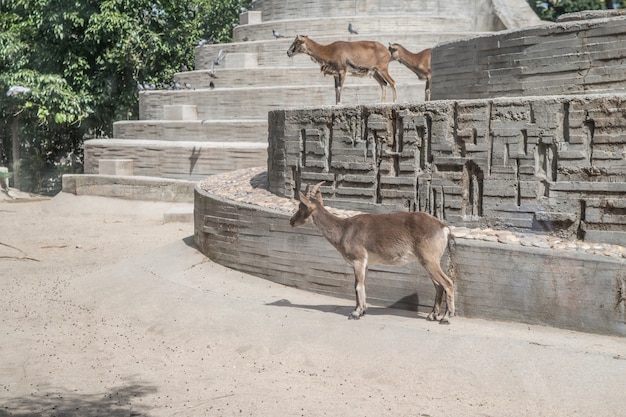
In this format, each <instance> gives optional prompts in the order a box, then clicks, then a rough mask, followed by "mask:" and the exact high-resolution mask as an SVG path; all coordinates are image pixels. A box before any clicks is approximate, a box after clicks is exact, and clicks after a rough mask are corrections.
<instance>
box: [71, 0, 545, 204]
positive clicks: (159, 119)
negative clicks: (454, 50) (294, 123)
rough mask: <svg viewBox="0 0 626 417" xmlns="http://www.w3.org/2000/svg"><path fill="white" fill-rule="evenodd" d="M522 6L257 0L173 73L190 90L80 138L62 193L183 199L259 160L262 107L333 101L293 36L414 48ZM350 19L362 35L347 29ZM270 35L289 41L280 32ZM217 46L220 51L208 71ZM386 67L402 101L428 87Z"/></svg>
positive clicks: (491, 27) (359, 83)
mask: <svg viewBox="0 0 626 417" xmlns="http://www.w3.org/2000/svg"><path fill="white" fill-rule="evenodd" d="M518 3H519V1H518V0H450V1H447V2H440V1H435V0H425V1H420V2H405V1H399V0H371V1H365V0H350V1H348V0H322V1H285V0H256V1H254V2H253V5H254V8H252V9H251V10H250V11H248V12H245V13H243V14H242V15H241V16H240V23H241V24H240V25H239V26H237V27H235V28H234V30H233V40H234V41H233V42H232V43H228V44H217V45H204V46H199V47H197V48H196V56H195V68H196V70H194V71H189V72H182V73H178V74H176V76H175V79H176V81H178V82H179V83H180V84H181V85H182V86H185V85H189V86H190V88H183V89H178V90H151V91H141V92H140V93H139V120H131V121H119V122H117V123H115V124H114V127H113V130H114V138H113V139H95V140H89V141H86V142H85V174H84V175H73V176H66V177H64V191H69V192H73V193H76V194H80V193H89V194H101V195H111V196H116V197H124V198H133V199H163V198H166V199H170V201H171V200H172V199H173V200H174V201H182V202H188V203H191V202H192V201H193V184H194V182H195V181H196V180H199V179H202V178H204V177H206V176H208V175H212V174H216V173H220V172H225V171H230V170H236V169H243V168H249V167H254V166H265V165H266V164H267V135H268V128H267V126H268V125H267V114H268V112H269V111H271V110H275V109H285V108H301V107H307V106H326V105H334V102H335V93H334V88H333V85H334V82H333V79H332V77H324V76H323V75H322V74H321V73H320V70H319V66H318V65H317V64H315V63H314V62H312V61H311V60H310V59H309V57H308V56H304V55H298V56H295V57H293V58H291V59H290V58H288V57H287V54H286V51H287V49H288V48H289V46H290V45H291V42H292V41H293V38H294V37H295V35H296V34H307V35H309V36H311V37H312V38H313V39H315V40H316V41H318V42H320V43H330V42H333V41H335V40H346V41H355V40H376V41H379V42H381V43H383V44H384V45H387V43H389V42H399V43H401V44H403V45H404V46H405V47H407V48H408V49H409V50H412V51H415V52H417V51H419V50H422V49H424V48H427V47H433V46H435V45H436V44H438V43H440V42H444V41H449V40H454V39H460V38H467V37H471V36H474V35H476V34H479V33H484V32H490V31H496V30H501V29H506V28H510V26H511V25H513V26H515V25H529V24H536V23H538V22H539V21H538V20H537V18H536V16H535V15H534V13H533V12H532V11H531V10H530V8H528V7H526V8H523V7H522V8H520V6H519V4H518ZM523 3H524V4H525V2H523ZM526 6H527V5H526ZM503 16H504V17H503ZM511 17H513V18H511ZM511 22H513V23H511ZM349 23H352V25H353V26H354V28H355V29H356V30H357V31H359V34H358V35H352V34H350V33H349V32H348V29H347V28H348V24H349ZM272 30H276V31H278V32H280V33H281V34H283V35H284V36H285V37H284V38H278V39H276V38H275V37H274V35H273V34H272ZM220 50H222V51H223V52H225V54H226V55H225V58H224V60H223V61H222V62H221V64H220V65H219V66H215V76H216V77H211V75H210V73H211V68H212V67H213V60H214V58H215V57H216V56H217V55H218V52H219V51H220ZM390 74H391V76H392V77H393V78H394V79H395V80H396V83H397V91H398V101H399V102H415V101H421V100H423V98H424V83H423V82H422V81H420V80H418V78H417V77H416V76H415V75H414V74H413V73H412V72H411V71H409V70H408V69H407V68H406V67H404V66H402V65H401V64H399V63H395V62H392V64H391V66H390ZM387 95H388V99H390V98H391V93H390V92H388V93H387ZM380 96H381V91H380V87H379V86H378V84H377V83H376V82H375V81H374V80H373V79H371V78H356V77H351V78H348V79H347V81H346V85H345V89H344V93H343V95H342V101H343V105H346V106H354V105H358V104H373V103H378V102H379V101H380ZM154 187H157V189H156V190H155V189H154Z"/></svg>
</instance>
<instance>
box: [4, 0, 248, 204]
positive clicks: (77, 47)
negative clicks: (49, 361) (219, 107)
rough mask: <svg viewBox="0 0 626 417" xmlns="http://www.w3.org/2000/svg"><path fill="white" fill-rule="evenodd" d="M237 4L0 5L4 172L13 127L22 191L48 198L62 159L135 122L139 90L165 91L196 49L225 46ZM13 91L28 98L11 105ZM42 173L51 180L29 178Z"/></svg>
mask: <svg viewBox="0 0 626 417" xmlns="http://www.w3.org/2000/svg"><path fill="white" fill-rule="evenodd" d="M240 3H241V2H240V1H237V0H223V1H210V0H177V1H166V0H81V1H77V0H0V139H1V143H0V144H1V145H2V146H0V165H6V164H9V163H12V162H13V161H12V155H11V151H10V149H11V126H12V125H13V126H14V124H13V122H14V121H15V118H16V117H17V118H19V137H20V149H21V155H22V157H23V158H24V161H22V165H23V166H24V169H26V170H27V171H29V174H30V178H31V179H32V181H30V182H29V183H28V185H27V187H26V188H27V189H28V190H30V191H35V192H42V191H45V189H46V188H49V187H50V184H48V185H47V184H45V177H51V178H54V177H55V175H56V174H55V173H54V170H55V167H58V166H59V161H60V160H61V159H62V158H63V157H65V156H66V155H67V154H68V153H73V154H74V155H76V156H78V157H81V146H82V143H83V141H84V139H86V138H90V137H107V136H111V134H112V126H113V122H115V121H117V120H124V119H136V118H137V117H138V101H137V99H138V95H137V87H136V86H137V82H146V83H154V84H157V85H160V83H162V82H167V83H171V81H172V79H173V75H174V74H175V73H176V72H179V71H181V68H183V67H186V68H189V69H193V64H194V49H195V46H196V45H197V43H198V40H199V39H201V38H203V37H207V36H210V35H211V33H214V38H215V39H216V41H218V42H219V41H229V40H230V36H231V33H232V27H233V26H232V24H233V22H235V21H236V20H237V18H238V14H239V6H240ZM231 9H232V10H231ZM218 17H219V18H218ZM14 85H20V86H24V87H27V88H29V89H30V91H28V92H26V93H22V94H17V95H12V96H7V95H6V94H5V93H6V92H7V91H8V90H9V88H10V87H11V86H14ZM37 158H41V159H42V161H39V162H38V163H36V164H35V163H33V161H32V159H37ZM74 159H76V158H74ZM42 169H43V170H44V171H46V170H48V171H50V172H48V173H44V174H43V176H42V174H41V173H40V172H39V173H33V172H30V171H41V170H42ZM57 181H58V180H57ZM55 185H56V186H58V183H55V184H52V186H53V188H54V186H55Z"/></svg>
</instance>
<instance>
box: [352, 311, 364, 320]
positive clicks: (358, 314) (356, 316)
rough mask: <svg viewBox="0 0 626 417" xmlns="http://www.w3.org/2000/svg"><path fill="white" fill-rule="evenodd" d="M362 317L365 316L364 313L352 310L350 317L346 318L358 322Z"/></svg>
mask: <svg viewBox="0 0 626 417" xmlns="http://www.w3.org/2000/svg"><path fill="white" fill-rule="evenodd" d="M364 315H365V311H358V310H354V311H353V312H352V313H350V315H349V316H348V319H350V320H358V319H360V318H361V317H362V316H364Z"/></svg>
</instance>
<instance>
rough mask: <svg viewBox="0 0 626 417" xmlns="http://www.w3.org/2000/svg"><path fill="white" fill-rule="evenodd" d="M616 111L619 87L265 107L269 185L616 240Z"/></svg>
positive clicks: (624, 197)
mask: <svg viewBox="0 0 626 417" xmlns="http://www.w3.org/2000/svg"><path fill="white" fill-rule="evenodd" d="M625 114H626V95H596V96H556V97H544V98H538V97H529V98H510V99H505V98H503V99H494V100H467V101H436V102H428V103H422V104H414V105H409V104H406V105H389V106H359V107H353V108H342V107H339V108H337V107H324V108H316V109H312V108H311V109H302V110H281V111H274V112H271V113H270V116H269V149H268V171H269V183H270V190H271V191H272V192H274V193H276V194H278V195H280V196H285V197H293V196H294V195H296V191H297V190H299V189H303V188H304V186H305V185H306V184H315V183H317V182H320V181H325V183H324V185H323V186H322V188H321V189H322V191H323V193H324V197H325V198H326V199H327V200H328V201H329V202H330V203H331V204H332V205H335V206H338V207H343V208H350V209H359V210H374V211H375V210H422V211H427V212H430V213H431V214H434V215H435V216H437V217H439V218H441V219H444V220H445V221H447V222H449V223H451V224H454V225H466V226H481V227H497V228H501V229H507V228H508V229H511V230H519V231H533V232H548V233H552V234H556V235H559V236H561V237H563V238H567V239H575V238H579V239H586V240H590V241H601V242H611V243H618V244H626V153H625V151H624V150H625V149H626V136H625V135H624V131H626V117H625V116H624V115H625Z"/></svg>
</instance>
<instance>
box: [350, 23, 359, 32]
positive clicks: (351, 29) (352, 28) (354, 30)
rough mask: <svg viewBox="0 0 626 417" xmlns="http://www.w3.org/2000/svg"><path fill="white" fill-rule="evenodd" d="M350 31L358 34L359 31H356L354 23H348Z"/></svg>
mask: <svg viewBox="0 0 626 417" xmlns="http://www.w3.org/2000/svg"><path fill="white" fill-rule="evenodd" d="M348 32H350V34H352V35H358V34H359V32H357V31H356V29H354V27H353V26H352V23H348Z"/></svg>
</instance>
